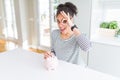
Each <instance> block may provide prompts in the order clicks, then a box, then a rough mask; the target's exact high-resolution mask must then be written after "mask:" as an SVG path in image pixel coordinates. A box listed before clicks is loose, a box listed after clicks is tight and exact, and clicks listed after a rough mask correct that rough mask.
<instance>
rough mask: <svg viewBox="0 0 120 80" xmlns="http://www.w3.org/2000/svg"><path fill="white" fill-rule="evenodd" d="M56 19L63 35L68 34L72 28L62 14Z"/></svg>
mask: <svg viewBox="0 0 120 80" xmlns="http://www.w3.org/2000/svg"><path fill="white" fill-rule="evenodd" d="M56 18H57V23H58V27H59V29H60V31H61V33H62V34H67V33H68V31H70V27H69V25H68V22H67V20H66V19H65V18H64V16H63V15H61V14H58V15H57V17H56Z"/></svg>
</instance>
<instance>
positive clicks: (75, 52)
mask: <svg viewBox="0 0 120 80" xmlns="http://www.w3.org/2000/svg"><path fill="white" fill-rule="evenodd" d="M51 43H52V45H51V51H52V52H54V54H55V55H56V56H57V58H58V59H60V60H64V61H67V62H70V63H73V64H80V63H79V62H80V61H79V60H80V59H79V58H81V57H80V50H81V49H82V50H84V51H88V50H89V48H90V46H91V42H90V41H89V39H87V38H86V36H85V35H84V34H80V35H79V36H75V35H72V36H71V37H70V38H68V39H62V38H61V37H60V30H59V29H57V30H54V31H53V32H52V34H51Z"/></svg>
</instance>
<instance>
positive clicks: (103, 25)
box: [100, 22, 109, 28]
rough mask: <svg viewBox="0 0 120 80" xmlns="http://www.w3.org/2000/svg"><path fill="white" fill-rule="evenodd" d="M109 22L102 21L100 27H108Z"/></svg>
mask: <svg viewBox="0 0 120 80" xmlns="http://www.w3.org/2000/svg"><path fill="white" fill-rule="evenodd" d="M108 25H109V23H108V22H102V23H101V24H100V28H108Z"/></svg>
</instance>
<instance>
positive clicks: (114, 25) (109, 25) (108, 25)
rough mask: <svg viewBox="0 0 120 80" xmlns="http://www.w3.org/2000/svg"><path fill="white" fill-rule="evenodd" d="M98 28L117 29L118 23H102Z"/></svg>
mask: <svg viewBox="0 0 120 80" xmlns="http://www.w3.org/2000/svg"><path fill="white" fill-rule="evenodd" d="M100 28H107V29H117V28H118V23H117V21H110V22H102V23H101V24H100Z"/></svg>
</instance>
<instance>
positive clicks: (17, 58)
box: [0, 48, 120, 80]
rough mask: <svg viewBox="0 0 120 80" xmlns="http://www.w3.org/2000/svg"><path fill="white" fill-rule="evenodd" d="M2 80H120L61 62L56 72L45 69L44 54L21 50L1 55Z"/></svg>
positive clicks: (0, 69)
mask: <svg viewBox="0 0 120 80" xmlns="http://www.w3.org/2000/svg"><path fill="white" fill-rule="evenodd" d="M0 80H120V79H119V78H117V77H114V76H111V75H108V74H105V73H102V72H98V71H95V70H92V69H90V68H85V67H82V66H80V65H79V66H78V65H74V64H71V63H67V62H64V61H61V60H59V65H58V67H57V69H56V70H52V71H48V70H46V68H45V67H44V59H43V55H42V54H38V53H34V52H30V51H27V50H24V49H21V48H17V49H14V50H11V51H7V52H3V53H0Z"/></svg>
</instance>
